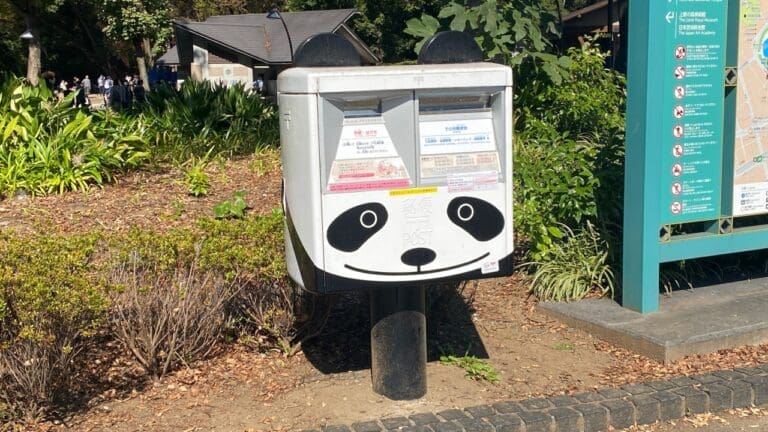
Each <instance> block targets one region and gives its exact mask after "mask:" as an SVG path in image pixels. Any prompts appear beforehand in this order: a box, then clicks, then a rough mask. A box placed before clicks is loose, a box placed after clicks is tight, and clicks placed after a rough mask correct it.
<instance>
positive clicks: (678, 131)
mask: <svg viewBox="0 0 768 432" xmlns="http://www.w3.org/2000/svg"><path fill="white" fill-rule="evenodd" d="M684 134H685V129H683V126H682V125H675V127H673V128H672V135H673V136H674V137H675V138H682V137H683V135H684Z"/></svg>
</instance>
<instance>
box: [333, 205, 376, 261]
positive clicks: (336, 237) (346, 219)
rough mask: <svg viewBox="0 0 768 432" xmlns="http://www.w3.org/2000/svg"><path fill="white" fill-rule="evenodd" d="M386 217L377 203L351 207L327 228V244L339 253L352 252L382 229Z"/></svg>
mask: <svg viewBox="0 0 768 432" xmlns="http://www.w3.org/2000/svg"><path fill="white" fill-rule="evenodd" d="M387 217H388V215H387V209H386V208H385V207H384V206H383V205H381V204H379V203H368V204H362V205H359V206H356V207H352V208H351V209H349V210H347V211H345V212H344V213H342V214H340V215H339V216H338V217H336V219H334V220H333V222H331V224H330V225H329V226H328V233H327V236H326V237H327V238H328V243H330V245H331V246H333V247H334V248H336V249H338V250H340V251H343V252H354V251H356V250H358V249H360V247H361V246H362V245H363V244H364V243H365V242H366V241H368V239H370V238H371V237H372V236H373V235H374V234H376V233H377V232H379V230H381V229H382V228H383V227H384V225H385V224H386V223H387Z"/></svg>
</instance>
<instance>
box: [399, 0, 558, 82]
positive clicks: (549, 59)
mask: <svg viewBox="0 0 768 432" xmlns="http://www.w3.org/2000/svg"><path fill="white" fill-rule="evenodd" d="M463 2H464V3H459V2H457V1H452V2H451V3H449V4H448V5H447V6H445V7H443V8H442V9H441V10H440V12H439V13H438V15H437V18H435V17H433V16H431V15H428V14H422V15H421V18H412V19H410V20H409V21H408V23H407V28H406V30H405V32H406V33H408V34H410V35H413V36H416V37H418V38H420V39H421V40H420V41H418V42H417V43H416V45H415V49H416V50H417V51H418V50H419V49H420V48H421V46H422V45H423V44H424V42H425V41H426V39H427V38H429V37H430V36H432V35H433V34H435V33H437V32H438V31H442V30H448V29H450V30H457V31H464V32H467V33H469V34H471V35H472V36H474V38H475V40H476V41H477V44H478V45H479V46H480V48H481V49H482V50H483V52H485V55H486V57H487V58H488V59H489V60H494V61H497V62H500V63H504V64H509V65H512V66H521V65H523V64H526V65H528V66H533V67H534V68H539V67H540V68H541V69H543V70H544V72H545V73H546V74H547V75H548V76H549V77H550V79H551V80H552V81H553V82H555V83H559V82H561V81H562V79H563V75H564V74H566V73H567V68H568V67H569V58H568V57H558V56H556V55H554V54H552V53H551V52H549V51H551V50H552V48H553V46H552V42H551V39H553V38H556V37H558V36H559V30H558V28H557V25H556V20H557V19H556V17H555V16H554V15H553V14H552V13H551V12H550V11H548V10H547V9H546V8H545V7H544V6H543V5H542V4H541V3H540V2H538V1H536V0H513V1H505V2H499V1H498V0H484V1H483V2H480V3H477V4H476V5H474V6H471V5H470V4H475V3H476V2H472V1H471V0H463ZM441 20H442V21H441Z"/></svg>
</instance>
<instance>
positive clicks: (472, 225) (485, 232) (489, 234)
mask: <svg viewBox="0 0 768 432" xmlns="http://www.w3.org/2000/svg"><path fill="white" fill-rule="evenodd" d="M448 219H450V220H451V222H453V223H454V224H456V225H458V226H459V227H460V228H461V229H463V230H464V231H466V232H467V233H469V235H471V236H472V237H474V238H475V240H479V241H488V240H490V239H492V238H494V237H496V236H497V235H499V234H500V233H501V232H502V231H503V230H504V215H502V214H501V212H500V211H499V210H498V209H497V208H496V207H494V206H493V205H491V204H490V203H488V202H486V201H483V200H481V199H477V198H472V197H458V198H454V199H452V200H451V202H450V203H449V204H448Z"/></svg>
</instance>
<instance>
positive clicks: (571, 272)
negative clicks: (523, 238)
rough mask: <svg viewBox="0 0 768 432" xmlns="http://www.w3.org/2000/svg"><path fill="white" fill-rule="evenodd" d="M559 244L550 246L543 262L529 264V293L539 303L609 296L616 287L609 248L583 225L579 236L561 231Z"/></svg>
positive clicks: (597, 235) (593, 228) (598, 235)
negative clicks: (540, 301) (531, 272)
mask: <svg viewBox="0 0 768 432" xmlns="http://www.w3.org/2000/svg"><path fill="white" fill-rule="evenodd" d="M563 231H564V235H563V236H562V239H561V241H558V242H556V243H553V245H552V247H551V249H550V253H549V254H548V256H547V259H546V260H545V261H543V262H536V263H530V264H528V265H530V266H533V268H534V269H535V271H534V274H533V279H532V280H531V291H532V292H533V293H534V294H536V296H537V297H538V298H540V299H542V300H555V301H562V300H566V301H567V300H576V299H580V298H583V297H584V296H586V295H587V294H589V293H590V292H592V291H593V290H597V291H598V292H599V293H600V294H602V295H613V292H614V287H615V285H616V281H615V275H614V272H613V269H612V268H611V260H610V253H609V251H610V247H609V245H608V243H607V242H606V241H605V240H603V239H602V237H601V235H600V232H599V231H598V230H596V229H595V227H594V226H593V225H592V224H591V223H589V222H587V224H586V228H585V229H583V230H582V231H579V232H574V231H571V230H570V229H569V228H568V227H564V228H563Z"/></svg>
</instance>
